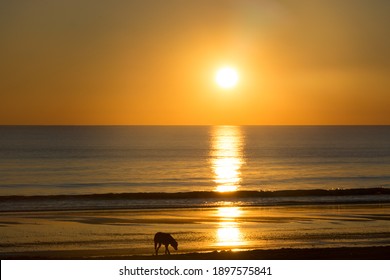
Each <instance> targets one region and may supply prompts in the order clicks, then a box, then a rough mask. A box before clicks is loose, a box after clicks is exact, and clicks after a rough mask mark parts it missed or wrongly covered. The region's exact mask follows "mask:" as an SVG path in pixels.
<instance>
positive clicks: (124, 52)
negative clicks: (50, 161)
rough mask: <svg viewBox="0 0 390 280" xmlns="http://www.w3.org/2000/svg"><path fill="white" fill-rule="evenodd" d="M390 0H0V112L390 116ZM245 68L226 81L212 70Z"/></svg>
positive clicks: (6, 120) (21, 116) (298, 121)
mask: <svg viewBox="0 0 390 280" xmlns="http://www.w3.org/2000/svg"><path fill="white" fill-rule="evenodd" d="M389 14H390V1H387V0H326V1H325V0H323V1H320V0H299V1H297V0H295V1H293V0H280V1H278V0H240V1H238V0H214V1H212V0H208V1H205V0H185V1H184V0H164V1H159V0H153V1H152V0H128V1H124V0H123V1H119V0H113V1H105V0H66V1H65V0H61V1H60V0H50V1H49V0H45V1H44V0H40V1H38V0H37V1H30V0H29V1H1V2H0V42H1V43H0V125H349V124H352V125H371V124H390V110H389V108H390V79H389V77H390V75H389V74H390V51H389V50H390V28H389V26H390V17H389V16H388V15H389ZM224 66H230V67H234V68H235V69H236V70H237V71H238V73H239V82H238V84H237V85H236V86H235V87H234V88H231V89H223V88H221V87H219V86H218V85H217V84H216V83H215V73H216V72H217V70H218V69H219V68H221V67H224Z"/></svg>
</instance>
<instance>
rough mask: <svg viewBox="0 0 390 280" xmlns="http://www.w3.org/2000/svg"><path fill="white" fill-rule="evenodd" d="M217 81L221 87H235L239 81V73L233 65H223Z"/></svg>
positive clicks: (218, 72) (216, 76)
mask: <svg viewBox="0 0 390 280" xmlns="http://www.w3.org/2000/svg"><path fill="white" fill-rule="evenodd" d="M215 81H216V82H217V84H218V85H219V86H220V87H221V88H225V89H229V88H233V87H234V86H235V85H236V84H237V82H238V73H237V71H236V69H234V68H232V67H223V68H220V69H219V70H218V71H217V74H216V75H215Z"/></svg>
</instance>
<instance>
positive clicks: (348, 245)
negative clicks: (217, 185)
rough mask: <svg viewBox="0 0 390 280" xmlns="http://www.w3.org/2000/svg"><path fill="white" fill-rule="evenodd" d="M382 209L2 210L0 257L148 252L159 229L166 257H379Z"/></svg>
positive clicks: (386, 228)
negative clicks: (170, 241)
mask: <svg viewBox="0 0 390 280" xmlns="http://www.w3.org/2000/svg"><path fill="white" fill-rule="evenodd" d="M389 213H390V204H380V205H377V204H375V205H374V204H373V205H370V204H364V205H319V206H294V207H291V206H283V207H281V206H279V207H230V206H229V205H221V207H214V208H199V209H158V210H105V211H99V210H94V211H46V212H2V213H0V236H1V240H0V257H1V259H152V258H154V257H152V254H153V253H154V248H153V236H154V233H155V232H157V231H164V232H170V233H172V235H173V236H174V237H175V238H176V239H177V240H178V242H179V251H177V252H176V251H174V250H173V249H171V251H172V255H171V256H170V258H178V259H386V258H388V257H387V255H388V252H389V251H390V250H389V248H390V247H389V246H390V214H389ZM160 252H161V253H163V250H162V249H161V251H160ZM385 252H386V253H387V254H385ZM158 258H166V257H165V256H158Z"/></svg>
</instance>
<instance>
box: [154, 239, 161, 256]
mask: <svg viewBox="0 0 390 280" xmlns="http://www.w3.org/2000/svg"><path fill="white" fill-rule="evenodd" d="M160 247H161V243H158V247H157V242H156V243H154V249H155V251H156V256H157V255H158V250H159V249H160Z"/></svg>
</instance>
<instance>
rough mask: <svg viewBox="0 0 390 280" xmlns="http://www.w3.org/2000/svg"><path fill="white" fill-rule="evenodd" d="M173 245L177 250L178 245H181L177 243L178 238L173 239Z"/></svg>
mask: <svg viewBox="0 0 390 280" xmlns="http://www.w3.org/2000/svg"><path fill="white" fill-rule="evenodd" d="M171 245H172V247H173V248H174V249H175V250H176V251H177V247H178V246H179V244H177V241H176V240H173V241H172V243H171Z"/></svg>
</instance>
